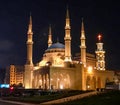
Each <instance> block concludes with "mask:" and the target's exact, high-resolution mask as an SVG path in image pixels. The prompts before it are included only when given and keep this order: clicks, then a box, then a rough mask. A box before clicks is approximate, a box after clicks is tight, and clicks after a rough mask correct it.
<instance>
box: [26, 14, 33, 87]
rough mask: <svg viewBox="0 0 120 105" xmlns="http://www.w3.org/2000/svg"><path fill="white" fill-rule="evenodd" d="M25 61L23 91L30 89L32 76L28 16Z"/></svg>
mask: <svg viewBox="0 0 120 105" xmlns="http://www.w3.org/2000/svg"><path fill="white" fill-rule="evenodd" d="M26 44H27V61H26V64H25V74H24V75H25V78H24V87H25V89H29V88H32V78H33V77H32V76H33V68H34V65H33V61H32V56H33V32H32V16H31V14H30V20H29V25H28V32H27V42H26Z"/></svg>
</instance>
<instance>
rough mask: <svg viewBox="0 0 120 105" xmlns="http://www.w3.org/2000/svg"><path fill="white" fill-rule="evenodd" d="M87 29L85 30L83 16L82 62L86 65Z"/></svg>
mask: <svg viewBox="0 0 120 105" xmlns="http://www.w3.org/2000/svg"><path fill="white" fill-rule="evenodd" d="M85 39H86V38H85V30H84V22H83V18H82V25H81V37H80V40H81V45H80V48H81V62H82V63H83V64H84V66H85V67H86V44H85Z"/></svg>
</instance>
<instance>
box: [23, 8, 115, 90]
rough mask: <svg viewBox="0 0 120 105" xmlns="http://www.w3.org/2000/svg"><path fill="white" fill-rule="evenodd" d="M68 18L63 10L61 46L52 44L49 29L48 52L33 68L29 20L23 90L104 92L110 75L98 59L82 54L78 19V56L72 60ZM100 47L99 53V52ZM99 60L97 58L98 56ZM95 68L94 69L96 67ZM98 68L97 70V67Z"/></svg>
mask: <svg viewBox="0 0 120 105" xmlns="http://www.w3.org/2000/svg"><path fill="white" fill-rule="evenodd" d="M70 31H71V27H70V16H69V11H68V9H67V12H66V23H65V37H64V41H65V42H64V43H65V45H64V44H62V43H60V42H59V41H57V42H56V43H53V41H52V30H51V26H50V27H49V33H48V42H46V44H47V43H48V48H47V49H46V50H45V52H44V54H43V57H42V60H41V61H39V62H38V63H37V64H33V61H32V59H33V56H32V53H33V50H32V47H33V32H32V17H31V16H30V22H29V26H28V33H27V34H28V37H27V43H26V44H27V60H26V64H25V73H24V74H25V75H24V86H25V88H26V89H27V88H35V89H75V90H91V89H92V90H94V89H96V88H104V87H105V83H106V82H111V81H113V77H114V72H113V71H109V70H106V69H105V60H104V56H105V55H102V57H103V58H102V61H100V60H101V59H98V58H99V56H96V58H95V56H94V55H92V54H89V53H86V48H87V47H86V44H85V43H86V42H85V41H86V38H85V30H84V22H83V19H82V26H81V36H80V42H81V45H80V53H79V54H78V58H79V60H78V59H76V58H75V59H72V57H71V56H72V55H71V51H72V50H71V40H72V38H71V35H70V33H71V32H70ZM102 44H103V43H101V42H99V43H97V50H96V54H97V55H100V54H101V51H102V52H104V51H103V49H102V47H103V46H102ZM99 47H100V49H99ZM100 56H101V55H100ZM99 61H100V62H102V69H103V70H101V69H98V67H99V66H98V65H99V64H98V63H99ZM96 64H97V65H96ZM100 67H101V66H100Z"/></svg>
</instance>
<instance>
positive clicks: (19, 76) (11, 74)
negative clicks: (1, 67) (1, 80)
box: [5, 65, 24, 85]
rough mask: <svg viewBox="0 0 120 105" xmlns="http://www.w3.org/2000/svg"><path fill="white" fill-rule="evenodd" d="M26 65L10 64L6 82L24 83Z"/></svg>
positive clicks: (12, 83) (11, 83)
mask: <svg viewBox="0 0 120 105" xmlns="http://www.w3.org/2000/svg"><path fill="white" fill-rule="evenodd" d="M23 79H24V67H23V66H18V65H10V66H9V67H7V69H6V76H5V83H7V84H10V85H14V84H16V85H18V84H20V83H21V84H23V81H24V80H23Z"/></svg>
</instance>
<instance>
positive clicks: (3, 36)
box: [0, 0, 120, 70]
mask: <svg viewBox="0 0 120 105" xmlns="http://www.w3.org/2000/svg"><path fill="white" fill-rule="evenodd" d="M66 4H68V6H69V12H70V19H71V20H70V21H71V36H72V55H73V56H74V54H75V52H80V49H79V45H80V29H81V18H82V17H83V18H84V24H85V33H86V38H87V39H86V44H87V52H90V53H93V54H94V53H95V49H96V36H97V34H99V33H101V34H102V35H103V42H104V49H105V51H106V67H107V68H108V69H114V70H118V69H119V70H120V66H119V65H120V62H119V59H120V44H119V42H120V41H119V40H120V4H119V3H118V2H117V0H107V1H105V0H99V1H98V0H67V1H66V0H3V1H2V0H1V1H0V68H3V67H6V66H8V65H10V64H17V65H24V64H25V62H26V40H27V39H26V38H27V28H28V21H29V15H30V12H31V14H32V18H33V32H34V35H33V37H34V55H33V56H34V58H33V62H34V63H36V62H38V61H39V60H41V57H42V54H43V53H44V50H45V49H47V35H48V26H49V24H51V26H52V34H53V40H54V42H56V40H57V37H58V38H59V41H60V42H62V43H64V27H65V15H66Z"/></svg>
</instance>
